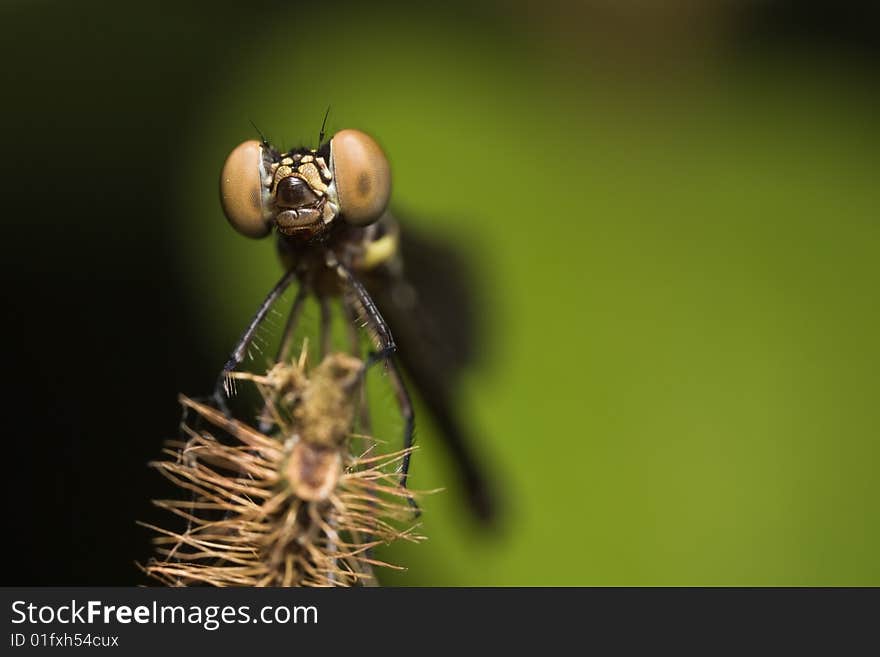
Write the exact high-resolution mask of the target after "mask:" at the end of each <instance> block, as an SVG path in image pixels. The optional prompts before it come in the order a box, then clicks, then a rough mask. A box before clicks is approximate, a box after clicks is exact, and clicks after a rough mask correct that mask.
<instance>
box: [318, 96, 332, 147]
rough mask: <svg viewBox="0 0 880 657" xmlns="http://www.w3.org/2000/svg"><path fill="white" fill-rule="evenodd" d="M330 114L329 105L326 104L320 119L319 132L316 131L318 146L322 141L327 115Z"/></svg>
mask: <svg viewBox="0 0 880 657" xmlns="http://www.w3.org/2000/svg"><path fill="white" fill-rule="evenodd" d="M328 116H330V105H329V104H328V105H327V111H326V112H324V120H323V121H321V132H319V133H318V148H320V147H321V144H323V143H324V135H325V134H326V133H325V132H324V129H325V128H326V127H327V117H328Z"/></svg>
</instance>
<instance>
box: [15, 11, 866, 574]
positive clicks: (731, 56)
mask: <svg viewBox="0 0 880 657" xmlns="http://www.w3.org/2000/svg"><path fill="white" fill-rule="evenodd" d="M3 11H4V21H3V22H4V25H5V26H6V27H5V28H4V29H5V31H6V32H7V38H6V39H5V40H4V44H3V48H4V50H5V51H6V52H4V53H3V61H4V72H5V73H4V74H5V75H6V79H5V84H4V87H5V88H6V89H7V91H9V90H13V91H14V93H11V94H10V93H7V104H8V105H7V107H6V108H5V111H6V112H8V116H6V117H4V125H5V132H6V134H7V139H8V140H9V141H10V143H11V147H10V149H9V151H8V156H7V158H6V161H5V162H4V167H5V173H6V176H5V180H6V182H5V183H4V187H5V188H6V197H7V198H10V197H12V198H13V202H14V203H18V204H19V205H18V206H17V210H15V211H13V212H7V213H6V217H7V221H10V220H12V221H11V222H10V223H9V226H8V228H7V234H8V235H9V236H11V239H10V240H8V241H7V244H6V245H4V246H7V247H8V246H10V245H13V246H12V248H10V249H8V251H9V253H8V254H7V257H5V258H4V264H6V265H7V266H10V273H9V275H7V276H6V281H7V285H6V286H7V288H8V289H9V290H10V299H11V304H8V307H10V308H11V311H10V313H11V314H10V320H9V322H8V324H9V325H10V326H11V328H12V329H13V331H20V333H18V334H16V333H13V334H12V335H11V336H10V337H9V338H8V341H9V342H10V343H11V344H14V345H15V349H14V351H15V353H14V354H13V358H14V359H20V361H19V360H14V361H13V368H14V369H13V371H14V372H15V377H23V380H21V379H14V378H13V380H12V381H11V382H12V383H13V385H16V383H17V385H16V388H17V394H18V395H20V397H12V398H11V400H10V403H9V404H8V405H7V412H8V413H11V414H13V415H15V416H16V418H18V420H19V421H20V422H21V426H20V427H17V430H16V431H15V432H14V434H13V435H15V436H16V440H15V445H14V447H13V454H12V457H11V458H12V460H13V462H15V463H17V464H18V465H17V475H18V476H17V477H16V478H14V479H13V480H12V481H10V482H7V485H8V486H9V494H8V495H7V498H6V499H7V500H11V501H14V502H13V503H12V504H10V507H11V509H10V513H12V514H13V519H14V522H15V523H17V526H19V527H20V531H19V532H17V536H18V538H17V539H16V540H18V541H19V543H20V545H19V548H20V550H21V552H22V554H26V555H27V558H26V562H27V563H26V565H25V566H23V568H22V569H21V570H20V571H19V572H15V573H12V574H11V577H9V578H8V579H10V580H13V581H9V582H5V583H23V584H29V583H82V584H124V583H136V582H139V581H141V579H139V578H140V575H139V573H138V572H137V570H135V568H134V567H133V566H132V565H131V562H132V561H133V560H135V559H140V560H143V559H145V558H146V557H147V556H148V555H149V547H148V542H147V541H148V533H146V532H144V531H141V530H139V529H136V528H135V527H134V526H133V522H134V520H135V519H139V518H146V519H153V517H152V516H151V514H152V513H153V512H152V511H151V510H150V509H149V508H148V507H147V504H146V502H147V499H148V498H150V497H154V496H157V495H158V494H159V493H158V491H160V490H161V487H162V483H161V482H160V481H159V478H158V477H157V476H155V475H153V474H151V473H149V472H146V471H145V468H144V467H143V464H144V463H145V462H146V460H147V459H149V458H153V457H155V456H156V455H157V453H158V450H159V446H160V443H161V441H162V439H164V438H167V437H170V436H171V435H173V432H174V429H175V426H176V424H175V423H176V413H177V409H176V406H175V394H176V393H177V392H178V391H184V392H187V393H191V394H198V393H199V392H205V391H207V390H208V389H209V386H210V385H211V383H212V378H213V376H214V374H215V373H216V371H217V370H218V369H219V366H220V365H221V364H222V362H223V360H224V356H225V354H226V352H227V351H228V349H229V348H230V347H231V345H232V343H233V341H234V339H235V337H236V336H237V334H238V332H239V331H240V329H241V327H242V326H243V325H244V323H245V322H246V320H247V319H248V318H249V317H250V314H251V313H252V312H253V310H254V309H255V307H256V304H257V303H258V301H259V299H261V298H262V295H264V294H265V292H266V291H267V290H268V288H269V287H270V285H271V284H272V283H274V281H275V280H276V278H277V277H278V275H279V273H280V268H279V265H278V263H277V261H276V258H275V255H274V247H273V245H272V244H271V241H269V240H266V241H260V242H251V241H247V240H245V239H244V238H241V237H239V236H237V235H236V234H235V233H234V232H233V231H232V230H231V229H230V228H229V227H228V225H227V224H226V222H225V220H224V219H223V218H222V214H221V212H220V208H219V203H218V201H217V176H218V171H219V167H220V165H221V164H222V161H223V159H224V157H225V156H226V154H227V153H228V151H229V150H230V149H231V148H232V147H233V146H234V145H236V144H237V143H239V142H240V141H242V140H244V139H247V138H252V137H253V136H254V130H253V128H252V127H251V126H250V123H249V121H253V122H254V123H255V124H256V125H257V126H259V128H260V129H261V130H262V131H264V132H265V133H266V134H267V135H268V136H269V137H270V139H272V140H273V142H278V143H280V145H282V146H285V147H290V146H294V145H298V144H301V143H306V144H311V143H313V142H314V140H315V139H316V135H317V132H318V128H319V127H320V121H321V118H322V116H323V113H324V110H325V109H326V107H327V105H328V104H331V105H332V112H331V115H330V119H329V127H330V129H331V131H332V130H337V129H341V128H343V127H356V128H360V129H363V130H366V131H368V132H370V133H372V134H374V135H375V136H376V137H377V138H378V139H379V141H380V142H381V143H382V145H383V146H384V148H385V149H386V151H387V153H388V154H389V157H390V160H391V164H392V170H393V174H394V191H393V202H392V207H393V209H395V210H397V211H399V212H400V214H402V215H404V216H405V217H406V218H407V224H408V225H412V226H415V227H416V228H419V229H421V230H420V232H422V233H429V234H431V233H434V234H436V235H438V236H441V237H443V238H444V239H446V240H447V241H452V242H455V243H456V244H457V245H458V247H459V249H460V250H461V251H462V252H463V253H465V254H467V255H468V256H469V258H470V260H471V262H472V264H473V269H474V281H475V286H476V288H477V289H478V290H479V291H480V293H481V295H482V297H481V298H482V299H483V303H484V307H485V312H484V315H485V323H486V332H485V335H484V339H485V358H484V359H483V361H484V362H483V364H482V366H481V367H479V368H475V369H474V371H472V372H471V373H469V375H468V376H467V377H466V379H465V382H464V384H463V386H462V388H461V389H460V390H459V391H457V397H458V399H457V401H458V402H459V405H460V408H461V412H462V414H463V415H464V416H465V417H466V418H467V423H468V426H469V427H470V428H471V430H472V432H473V433H474V434H475V436H477V437H478V439H479V444H478V445H477V446H476V449H477V450H478V453H479V455H480V457H481V460H482V461H483V462H484V463H485V466H486V467H487V469H489V471H490V472H491V473H492V474H493V478H494V480H495V481H496V484H497V488H498V493H499V496H500V499H501V501H502V510H503V512H504V513H503V516H502V521H501V523H500V525H499V527H497V528H495V529H494V530H486V529H484V528H481V527H480V526H479V525H478V524H477V523H475V522H474V521H472V520H471V519H470V517H469V516H468V514H467V509H466V508H464V507H463V502H462V500H461V498H460V497H459V496H458V494H457V490H456V479H455V475H454V473H453V472H452V471H451V470H450V467H451V466H450V464H449V463H448V461H447V458H446V454H445V452H444V451H443V449H442V444H441V442H440V438H439V436H437V435H436V434H435V433H434V432H433V429H432V427H431V426H430V424H429V423H427V421H425V422H422V423H421V424H420V425H419V428H418V433H419V444H420V447H421V449H420V451H419V452H418V453H417V454H416V456H415V458H414V460H413V469H412V477H413V478H412V484H413V486H414V487H416V488H434V487H437V486H445V487H446V488H447V491H446V492H444V493H441V494H438V495H434V496H431V497H429V498H427V499H426V500H425V502H424V504H423V507H424V510H425V513H424V516H423V521H424V524H423V528H422V529H423V532H424V533H425V534H426V535H427V536H428V537H429V540H428V541H427V542H426V543H424V544H422V545H418V546H395V547H392V548H391V549H389V550H388V551H387V552H386V553H385V556H388V557H389V558H390V559H392V560H396V561H397V562H401V563H404V564H406V565H407V566H408V568H409V569H408V570H407V571H406V572H403V573H394V574H391V575H389V576H387V577H386V578H385V580H384V581H385V582H386V583H391V584H399V585H868V584H870V585H878V584H880V565H878V559H877V556H876V555H877V554H878V553H880V520H878V513H877V504H878V500H880V481H878V477H877V475H876V473H875V471H876V465H877V461H878V457H880V447H878V440H877V439H878V431H877V425H878V419H880V411H878V404H877V390H878V381H877V374H876V372H877V371H878V365H880V362H878V361H880V358H878V356H880V348H878V346H877V342H876V336H877V334H878V329H880V317H878V309H877V304H876V302H875V290H876V286H877V283H878V280H880V260H878V256H880V246H878V237H880V235H878V225H877V219H878V216H877V205H878V204H877V201H878V199H880V188H878V186H877V184H876V183H877V171H878V167H877V165H878V146H880V133H878V130H877V127H878V118H877V117H878V99H880V96H878V93H877V92H878V87H877V82H876V62H877V51H876V50H874V49H873V47H872V46H871V45H870V43H869V41H870V39H869V38H868V37H869V36H870V34H869V32H870V29H869V28H866V27H865V22H864V21H865V19H864V18H863V17H861V16H860V15H858V14H852V13H846V12H845V11H844V10H843V9H834V7H833V6H831V5H827V6H826V5H823V4H807V5H802V6H799V7H798V6H793V5H784V4H773V5H769V4H763V3H757V2H753V3H698V2H686V1H683V0H682V1H678V2H673V3H669V4H664V7H663V8H658V7H655V6H653V3H641V2H630V3H625V4H620V3H610V2H598V3H595V2H594V3H577V4H570V3H563V2H559V1H558V0H552V1H549V2H542V3H537V2H529V1H525V0H523V1H521V2H513V3H508V4H500V3H492V2H481V3H455V2H454V3H451V4H449V5H448V6H444V7H442V8H441V7H435V8H432V9H421V10H415V9H412V8H407V6H405V5H398V4H385V3H371V4H370V5H369V7H359V6H358V5H356V4H354V3H352V4H346V3H333V4H326V5H318V4H313V5H307V4H301V5H298V4H293V3H291V4H287V5H278V4H277V3H276V4H269V3H265V4H260V3H257V4H256V5H254V6H253V7H249V8H248V9H247V10H245V9H242V8H238V7H236V6H235V5H233V4H231V3H223V2H218V3H211V4H206V5H203V6H198V7H195V6H194V7H183V6H175V5H170V4H169V5H167V6H166V5H163V4H159V5H155V6H153V7H151V8H143V7H141V8H139V9H138V10H137V12H140V13H136V12H135V10H123V9H120V8H114V6H112V5H110V4H106V3H86V4H81V5H78V6H77V7H72V6H68V5H66V4H62V3H50V2H44V3H36V4H34V5H28V6H25V5H22V4H20V3H13V4H11V5H8V6H6V7H4V10H3ZM875 24H876V23H875ZM10 154H13V155H14V157H9V155H10ZM16 238H20V242H19V241H16ZM424 416H425V414H424V413H422V414H421V417H424ZM15 450H19V451H15ZM46 514H51V517H52V519H53V522H54V524H52V523H50V527H49V528H47V527H46V522H45V518H46Z"/></svg>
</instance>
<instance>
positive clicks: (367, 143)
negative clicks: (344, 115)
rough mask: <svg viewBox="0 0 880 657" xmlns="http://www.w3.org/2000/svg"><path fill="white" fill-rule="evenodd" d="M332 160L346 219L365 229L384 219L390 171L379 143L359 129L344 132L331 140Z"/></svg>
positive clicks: (334, 177) (341, 208)
mask: <svg viewBox="0 0 880 657" xmlns="http://www.w3.org/2000/svg"><path fill="white" fill-rule="evenodd" d="M330 160H331V162H332V164H333V180H334V181H335V183H336V192H337V194H338V196H339V210H340V212H341V214H342V217H343V219H345V220H346V221H347V222H349V223H351V224H355V225H358V226H365V225H367V224H370V223H373V222H374V221H376V220H377V219H378V218H379V217H380V216H382V213H383V212H385V206H387V205H388V197H389V196H390V195H391V168H390V167H389V166H388V159H387V158H386V157H385V153H383V152H382V149H381V148H380V147H379V144H377V143H376V142H375V141H374V140H373V138H372V137H370V136H369V135H367V134H365V133H363V132H361V131H360V130H342V131H341V132H337V133H336V134H335V135H333V139H331V140H330Z"/></svg>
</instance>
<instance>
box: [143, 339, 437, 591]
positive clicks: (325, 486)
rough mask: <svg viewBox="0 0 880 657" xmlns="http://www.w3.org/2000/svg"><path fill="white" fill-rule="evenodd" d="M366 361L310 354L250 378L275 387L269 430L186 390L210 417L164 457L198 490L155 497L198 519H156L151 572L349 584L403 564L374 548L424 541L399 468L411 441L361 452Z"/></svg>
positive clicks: (178, 582) (176, 580)
mask: <svg viewBox="0 0 880 657" xmlns="http://www.w3.org/2000/svg"><path fill="white" fill-rule="evenodd" d="M362 367H363V365H362V362H361V361H360V360H358V359H357V358H354V357H352V356H348V355H345V354H330V355H329V356H327V357H326V358H325V359H324V360H323V361H322V362H321V363H320V364H319V365H318V366H317V367H315V368H313V369H312V371H311V372H306V358H305V357H304V356H303V357H301V358H300V360H299V362H293V363H283V364H280V365H277V366H276V367H275V368H273V369H272V370H270V371H269V372H268V373H266V374H265V375H262V376H256V375H246V374H242V375H240V377H239V378H242V379H250V380H251V381H252V382H253V383H254V384H255V385H256V386H257V388H258V389H259V390H260V392H261V394H262V396H263V399H264V401H265V403H266V407H267V409H268V413H269V415H270V416H271V417H272V418H273V420H274V423H275V428H274V430H273V431H271V432H267V433H263V432H261V431H259V430H257V429H255V428H254V427H251V426H249V425H248V424H246V423H243V422H241V421H238V420H235V419H232V418H228V417H226V416H225V415H223V414H222V413H221V412H219V411H217V410H216V409H214V408H212V407H210V406H206V405H204V404H200V403H198V402H196V401H193V400H191V399H189V398H186V397H181V403H182V404H183V405H184V407H185V408H187V409H190V410H191V411H193V412H194V414H195V415H194V418H198V419H199V420H200V423H201V424H202V425H204V426H202V427H199V428H194V427H193V426H186V427H185V431H186V434H187V436H186V437H187V438H188V440H185V441H176V442H172V443H169V445H168V448H167V449H166V450H165V453H166V455H167V457H168V458H166V459H165V460H161V461H158V462H155V463H153V464H152V465H153V466H154V467H156V468H157V469H158V470H159V471H160V472H161V473H162V474H163V475H165V476H166V477H167V478H168V479H170V480H171V481H172V482H174V483H176V484H177V485H178V486H179V487H180V488H181V489H184V490H185V491H186V492H187V494H186V495H183V496H182V497H183V498H184V499H178V500H156V501H155V503H156V504H157V505H158V506H160V507H162V508H165V509H167V510H169V511H170V512H172V513H174V514H175V515H177V516H179V517H180V518H183V519H184V520H185V521H186V523H187V527H186V529H185V530H184V531H173V530H168V529H162V528H159V527H152V529H154V530H155V531H156V532H157V533H158V534H159V536H158V537H157V538H156V539H155V543H156V545H157V554H158V557H157V558H155V559H153V560H152V561H151V562H150V563H148V564H147V565H146V566H145V567H144V570H145V571H146V572H147V573H148V574H149V575H150V576H152V577H154V578H156V579H158V580H159V581H161V582H162V583H164V584H166V585H170V586H189V585H196V584H210V585H215V586H349V585H369V584H374V583H375V578H374V576H373V573H372V567H373V566H377V565H378V566H388V567H392V568H396V566H392V565H391V564H387V563H383V562H380V561H377V560H375V559H374V558H373V557H372V556H371V549H372V548H373V547H375V546H377V545H380V544H384V543H389V542H392V541H395V540H399V539H404V540H409V541H420V540H422V537H421V536H418V535H416V534H414V533H413V529H414V528H413V527H411V526H407V525H408V524H409V523H411V521H412V511H411V509H410V508H409V507H408V506H407V497H408V495H409V493H407V492H406V491H404V490H403V489H402V488H400V486H399V483H398V475H397V474H396V466H397V465H398V464H399V463H400V461H401V460H402V459H403V458H404V456H405V455H406V454H408V453H409V451H410V450H401V451H398V452H395V453H392V454H384V455H369V454H368V453H365V454H360V455H353V454H351V453H350V441H349V440H348V436H349V435H350V432H351V430H352V426H353V424H352V423H353V420H354V417H355V411H356V406H357V404H356V400H357V399H358V398H359V394H360V385H362V381H363V378H362V377H361V373H362ZM218 436H219V438H218Z"/></svg>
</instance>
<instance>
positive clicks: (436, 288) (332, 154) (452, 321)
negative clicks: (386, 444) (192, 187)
mask: <svg viewBox="0 0 880 657" xmlns="http://www.w3.org/2000/svg"><path fill="white" fill-rule="evenodd" d="M325 119H326V117H325ZM318 142H319V144H320V145H319V147H318V148H316V149H310V148H294V149H292V150H289V151H287V152H281V151H279V150H278V149H276V148H275V147H274V146H272V145H271V144H270V143H269V141H268V140H267V139H265V138H262V139H261V140H250V141H246V142H244V143H242V144H240V145H239V146H238V147H236V148H235V149H234V150H233V151H232V153H231V154H230V155H229V156H228V158H227V159H226V163H225V164H224V166H223V170H222V174H221V180H220V197H221V203H222V206H223V211H224V213H225V215H226V217H227V218H228V220H229V222H230V223H231V224H232V226H233V227H234V228H235V229H236V230H237V231H238V232H240V233H241V234H243V235H246V236H248V237H252V238H262V237H265V236H267V235H269V234H270V233H271V232H272V230H273V228H274V231H275V233H276V235H277V247H278V253H279V255H280V258H281V261H282V263H283V265H284V268H285V272H284V275H283V276H282V277H281V279H280V280H279V281H278V283H277V284H276V285H275V287H274V288H272V290H271V291H270V292H269V294H268V296H267V297H266V298H265V300H264V301H263V303H262V304H261V305H260V307H259V309H258V310H257V312H256V314H255V315H254V317H253V318H252V319H251V321H250V323H249V324H248V325H247V327H246V329H245V330H244V332H243V333H242V335H241V337H240V338H239V340H238V342H237V344H236V345H235V348H234V349H233V351H232V354H231V355H230V357H229V359H228V360H227V362H226V364H225V366H224V368H223V371H222V373H221V375H220V377H219V379H218V382H217V387H216V389H215V397H216V399H217V401H218V404H219V405H221V407H225V398H226V396H229V395H231V394H232V392H233V385H234V378H231V377H230V373H232V372H233V371H234V370H235V369H236V368H237V367H239V366H240V365H241V363H242V362H243V360H244V358H245V355H246V354H247V350H248V347H249V345H250V343H251V341H252V340H253V338H254V334H255V332H256V330H257V328H258V327H259V325H260V324H261V322H263V320H264V319H265V318H266V315H267V314H268V312H269V310H270V308H271V307H272V306H273V304H275V302H276V301H277V300H278V299H279V297H281V295H282V294H283V293H284V291H285V290H286V289H287V288H288V287H289V286H290V285H291V284H292V283H293V282H294V281H296V282H297V283H298V290H297V293H296V296H295V298H294V301H293V305H292V307H291V310H290V314H289V317H288V320H287V323H286V326H285V328H284V333H283V336H282V339H281V344H280V347H279V350H278V354H277V357H276V362H283V361H284V360H285V359H286V357H287V355H288V351H289V347H290V343H291V341H292V338H293V334H294V329H295V326H296V324H297V322H298V320H299V316H300V314H301V312H302V308H303V305H304V303H305V300H306V298H307V297H308V296H309V295H314V296H315V297H316V298H317V300H318V302H319V305H320V308H321V322H320V333H321V338H320V341H319V344H320V345H321V348H322V351H321V353H328V351H329V346H328V345H329V342H330V334H331V327H330V321H331V320H330V318H331V310H330V306H329V300H330V299H333V298H337V297H338V298H341V299H342V305H343V308H344V310H345V314H346V316H347V317H348V318H349V320H350V321H351V322H352V323H355V322H357V321H360V322H361V323H362V324H363V325H364V326H365V327H366V329H367V330H368V332H369V334H370V336H371V338H372V340H373V345H374V351H372V352H371V353H370V354H369V356H368V358H367V359H366V365H367V366H369V365H371V364H373V363H375V362H377V361H384V362H386V363H387V367H388V375H389V379H390V381H391V384H392V386H393V387H394V391H395V396H396V399H397V403H398V405H399V408H400V411H401V414H402V416H403V418H404V424H405V427H404V436H403V449H404V450H408V448H409V447H410V446H411V445H412V441H413V428H414V412H413V404H412V401H411V399H410V395H409V393H408V391H407V388H406V385H405V384H404V380H403V377H402V375H401V372H400V370H399V369H398V366H397V363H396V361H395V357H396V356H397V357H399V358H400V360H401V362H402V364H403V366H404V367H405V368H406V370H407V371H408V374H409V376H410V378H411V379H412V381H413V382H414V383H415V385H416V386H417V388H418V389H419V390H420V392H421V393H422V396H423V398H424V401H425V403H426V405H427V407H428V409H429V410H430V412H431V414H432V415H433V417H434V419H435V421H436V423H437V425H438V427H439V428H440V430H441V432H442V434H443V435H444V436H445V439H446V443H447V445H448V447H449V450H450V453H451V455H452V457H453V458H454V459H455V461H456V462H457V464H458V466H459V467H458V469H459V472H460V473H461V476H462V480H463V483H464V486H465V490H466V492H467V495H468V497H469V499H470V502H471V506H472V508H473V509H474V511H475V512H476V513H477V515H478V516H480V517H481V518H482V519H484V520H490V519H491V518H492V516H493V505H492V503H491V498H490V495H489V494H488V489H487V486H486V483H485V481H484V478H483V476H482V475H481V471H480V469H479V468H478V466H477V464H476V462H475V459H474V457H473V455H472V453H471V450H470V448H469V446H468V444H469V443H468V440H467V438H466V436H465V431H464V428H463V427H462V423H461V422H460V421H459V419H458V418H457V416H456V414H455V412H454V411H453V399H452V392H453V389H454V387H455V385H456V383H457V381H458V377H459V374H460V372H461V370H462V368H463V367H464V366H465V365H466V364H467V363H468V362H469V361H470V360H471V357H472V355H473V353H474V348H473V344H472V343H473V340H472V337H473V333H474V330H473V324H474V322H475V315H476V311H475V309H474V307H473V305H474V304H473V302H472V300H471V298H470V294H469V285H468V283H467V281H466V280H464V278H465V277H464V275H463V272H462V271H461V268H460V267H459V266H458V263H459V262H460V260H459V259H458V258H457V257H456V256H455V254H454V252H453V251H451V250H449V249H448V248H444V247H442V246H439V245H436V244H433V243H431V242H430V241H427V240H422V239H419V238H418V237H416V236H415V235H413V234H412V232H411V231H408V230H401V228H400V225H399V223H398V222H397V220H396V219H395V218H394V217H393V216H392V215H391V213H390V212H389V211H388V209H387V206H388V202H389V198H390V194H391V170H390V166H389V164H388V159H387V158H386V156H385V154H384V152H383V151H382V149H381V147H380V146H379V145H378V144H377V143H376V141H375V140H374V139H373V138H372V137H370V136H369V135H367V134H365V133H363V132H361V131H359V130H352V129H347V130H342V131H340V132H337V133H336V134H335V135H333V136H332V137H331V138H330V139H329V140H327V141H324V129H323V127H322V129H321V134H320V136H319V139H318ZM386 318H388V320H389V322H386ZM389 325H390V326H393V327H394V334H393V335H392V331H391V328H390V327H389ZM395 337H396V338H397V341H396V340H395ZM398 342H399V343H400V347H401V348H400V349H399V350H398ZM408 472H409V451H406V456H405V458H404V459H403V462H402V464H401V480H400V483H401V485H402V486H403V487H406V480H407V475H408Z"/></svg>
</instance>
